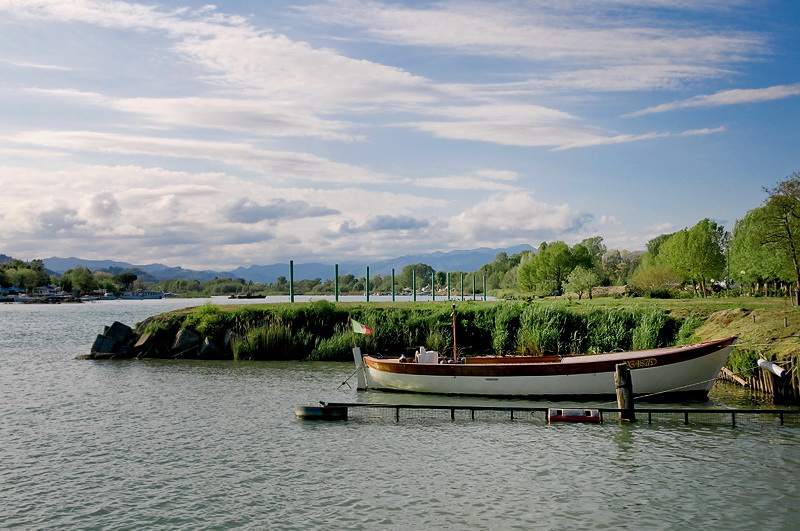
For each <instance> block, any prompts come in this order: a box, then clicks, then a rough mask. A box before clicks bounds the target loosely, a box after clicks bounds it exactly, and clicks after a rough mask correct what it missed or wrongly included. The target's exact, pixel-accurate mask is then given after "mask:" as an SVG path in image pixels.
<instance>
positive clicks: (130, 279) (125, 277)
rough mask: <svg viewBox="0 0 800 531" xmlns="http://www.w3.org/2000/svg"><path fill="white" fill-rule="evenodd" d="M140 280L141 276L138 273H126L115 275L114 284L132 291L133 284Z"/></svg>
mask: <svg viewBox="0 0 800 531" xmlns="http://www.w3.org/2000/svg"><path fill="white" fill-rule="evenodd" d="M138 278H139V276H138V275H137V274H136V273H130V272H125V273H120V274H118V275H114V282H116V283H117V284H119V285H120V286H122V287H123V288H124V289H126V290H128V291H130V290H131V287H132V286H133V283H134V282H136V280H137V279H138Z"/></svg>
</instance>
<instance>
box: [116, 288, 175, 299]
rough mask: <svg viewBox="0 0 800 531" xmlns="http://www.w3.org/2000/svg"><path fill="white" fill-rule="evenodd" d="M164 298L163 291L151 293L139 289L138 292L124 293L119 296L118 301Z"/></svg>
mask: <svg viewBox="0 0 800 531" xmlns="http://www.w3.org/2000/svg"><path fill="white" fill-rule="evenodd" d="M163 297H164V292H163V291H152V290H147V289H140V290H139V291H126V292H125V293H123V294H122V295H120V297H119V298H120V299H125V300H145V299H161V298H163Z"/></svg>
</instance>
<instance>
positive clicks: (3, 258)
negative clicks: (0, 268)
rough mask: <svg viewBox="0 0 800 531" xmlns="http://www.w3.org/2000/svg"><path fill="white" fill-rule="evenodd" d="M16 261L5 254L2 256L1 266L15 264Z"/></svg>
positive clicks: (0, 259) (0, 255)
mask: <svg viewBox="0 0 800 531" xmlns="http://www.w3.org/2000/svg"><path fill="white" fill-rule="evenodd" d="M13 261H14V259H13V258H11V257H10V256H6V255H4V254H0V264H7V263H9V262H13Z"/></svg>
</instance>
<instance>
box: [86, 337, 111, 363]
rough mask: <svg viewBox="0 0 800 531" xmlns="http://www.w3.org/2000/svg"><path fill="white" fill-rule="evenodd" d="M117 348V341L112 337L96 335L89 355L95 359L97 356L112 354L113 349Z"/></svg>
mask: <svg viewBox="0 0 800 531" xmlns="http://www.w3.org/2000/svg"><path fill="white" fill-rule="evenodd" d="M116 346H117V340H116V339H114V338H113V337H108V336H106V335H104V334H98V335H97V338H96V339H95V340H94V344H93V345H92V350H91V353H92V354H93V355H94V357H95V359H97V355H98V354H112V353H113V352H114V347H116Z"/></svg>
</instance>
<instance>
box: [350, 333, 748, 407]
mask: <svg viewBox="0 0 800 531" xmlns="http://www.w3.org/2000/svg"><path fill="white" fill-rule="evenodd" d="M736 339H737V337H736V336H732V337H727V338H724V339H717V340H714V341H704V342H702V343H695V344H692V345H683V346H677V347H666V348H657V349H650V350H639V351H630V352H612V353H605V354H584V355H570V356H535V357H532V356H506V357H497V356H486V357H471V358H458V359H456V360H454V359H453V358H452V357H442V356H440V355H439V353H437V352H432V351H425V349H424V348H420V352H419V353H417V355H416V356H415V357H414V358H413V359H406V358H405V357H404V356H403V357H400V358H385V359H384V358H378V357H374V356H367V355H363V356H362V354H361V349H360V348H358V347H356V348H354V349H353V357H354V359H355V363H356V368H357V373H358V388H359V389H375V390H386V391H408V392H416V393H438V394H456V395H484V396H530V397H534V396H543V397H548V396H549V397H555V396H558V397H562V396H614V395H615V394H616V388H615V384H614V372H615V370H616V365H617V364H620V363H625V364H626V365H627V366H628V368H629V369H630V374H631V379H632V381H633V392H634V393H635V394H636V395H638V396H641V395H651V394H656V393H659V394H660V393H670V394H681V395H689V396H693V397H704V396H706V395H707V394H708V391H709V390H710V389H711V387H712V386H713V385H714V382H715V381H716V378H717V376H718V374H719V372H720V370H721V369H722V366H723V365H724V364H725V362H726V361H727V359H728V355H729V354H730V352H731V350H732V349H733V347H734V344H735V343H736Z"/></svg>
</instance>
